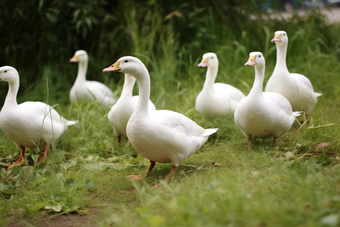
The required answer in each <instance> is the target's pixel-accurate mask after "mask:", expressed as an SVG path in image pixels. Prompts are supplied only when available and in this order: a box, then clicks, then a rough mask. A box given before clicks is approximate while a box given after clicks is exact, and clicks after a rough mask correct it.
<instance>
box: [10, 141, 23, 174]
mask: <svg viewBox="0 0 340 227" xmlns="http://www.w3.org/2000/svg"><path fill="white" fill-rule="evenodd" d="M23 162H25V147H24V146H20V155H19V159H18V160H17V161H16V162H14V163H13V164H12V165H10V166H9V167H8V168H7V170H10V169H12V168H13V167H14V166H21V165H22V163H23Z"/></svg>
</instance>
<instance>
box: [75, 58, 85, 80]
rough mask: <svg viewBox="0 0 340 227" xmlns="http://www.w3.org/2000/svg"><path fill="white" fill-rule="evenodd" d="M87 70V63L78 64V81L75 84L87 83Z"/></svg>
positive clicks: (80, 62)
mask: <svg viewBox="0 0 340 227" xmlns="http://www.w3.org/2000/svg"><path fill="white" fill-rule="evenodd" d="M86 70H87V61H84V62H82V61H79V63H78V75H77V79H76V81H75V82H74V83H85V81H86Z"/></svg>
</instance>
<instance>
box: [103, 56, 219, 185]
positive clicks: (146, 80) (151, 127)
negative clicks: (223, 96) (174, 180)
mask: <svg viewBox="0 0 340 227" xmlns="http://www.w3.org/2000/svg"><path fill="white" fill-rule="evenodd" d="M103 72H123V73H128V74H130V75H132V76H134V77H135V78H136V79H137V82H138V85H139V100H138V103H137V106H136V108H135V110H134V112H133V113H132V115H131V117H130V119H129V122H128V124H127V128H126V134H127V137H128V139H129V141H130V143H131V144H132V146H133V147H134V148H135V149H136V150H137V151H138V152H139V153H140V154H141V155H143V156H144V157H145V158H147V159H149V160H150V165H149V168H148V170H147V172H146V174H145V176H147V175H148V173H149V172H150V171H151V170H152V169H153V167H154V165H155V163H156V162H163V163H167V162H171V163H172V170H171V172H170V174H169V176H168V178H167V181H169V180H170V178H171V176H172V175H173V174H174V173H175V172H176V171H177V168H178V166H179V164H180V163H181V162H182V161H183V160H184V159H185V158H186V157H188V156H189V155H190V154H192V153H194V152H195V151H196V150H198V149H199V148H200V147H201V146H202V145H203V144H204V143H205V142H206V141H207V140H208V137H209V135H211V134H213V133H215V132H216V131H217V129H203V128H202V127H200V126H199V125H197V124H196V123H195V122H194V121H192V120H191V119H189V118H188V117H186V116H184V115H182V114H179V113H177V112H173V111H169V110H155V111H150V110H149V108H148V106H149V97H150V76H149V72H148V70H147V69H146V67H145V66H144V64H143V63H142V62H141V61H140V60H139V59H137V58H135V57H131V56H126V57H122V58H120V59H119V60H118V61H117V62H116V63H114V64H113V65H111V66H110V67H108V68H105V69H104V70H103ZM141 177H143V176H138V175H137V176H136V175H133V176H131V178H132V180H137V179H139V178H141Z"/></svg>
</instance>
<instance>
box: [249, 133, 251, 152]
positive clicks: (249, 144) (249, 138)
mask: <svg viewBox="0 0 340 227" xmlns="http://www.w3.org/2000/svg"><path fill="white" fill-rule="evenodd" d="M250 143H251V135H250V136H249V137H248V150H249V151H250V150H251V146H250Z"/></svg>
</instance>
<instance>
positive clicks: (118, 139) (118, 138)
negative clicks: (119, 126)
mask: <svg viewBox="0 0 340 227" xmlns="http://www.w3.org/2000/svg"><path fill="white" fill-rule="evenodd" d="M116 140H117V143H118V147H121V146H120V136H117V137H116Z"/></svg>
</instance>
